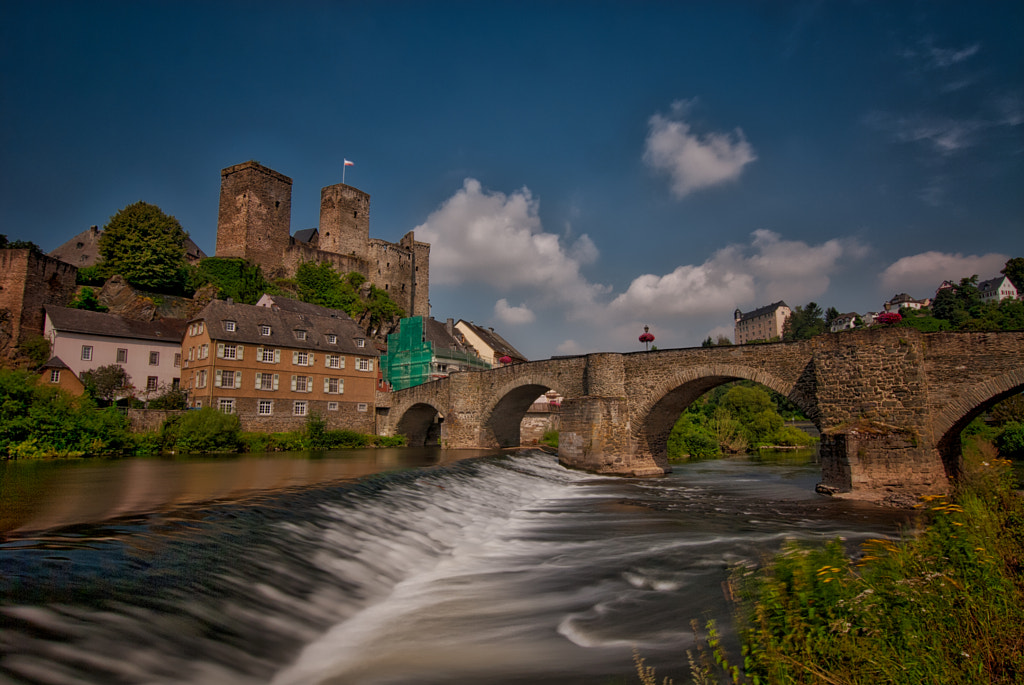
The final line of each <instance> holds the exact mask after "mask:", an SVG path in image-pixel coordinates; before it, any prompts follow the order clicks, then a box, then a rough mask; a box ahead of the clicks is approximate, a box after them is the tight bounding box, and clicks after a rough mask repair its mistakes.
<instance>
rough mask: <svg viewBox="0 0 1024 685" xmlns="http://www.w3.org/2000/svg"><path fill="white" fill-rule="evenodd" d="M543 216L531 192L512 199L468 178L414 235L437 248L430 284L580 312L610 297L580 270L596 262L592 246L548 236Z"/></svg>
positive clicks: (582, 237) (433, 253) (584, 237)
mask: <svg viewBox="0 0 1024 685" xmlns="http://www.w3.org/2000/svg"><path fill="white" fill-rule="evenodd" d="M538 209H539V204H538V201H537V200H536V199H534V197H533V195H532V194H531V193H530V191H529V189H527V188H523V189H522V190H519V191H516V192H514V193H511V194H509V195H506V194H504V193H501V192H492V191H488V190H485V189H484V188H483V187H482V186H481V185H480V182H479V181H477V180H476V179H472V178H467V179H466V180H465V182H464V183H463V186H462V188H460V189H459V190H458V191H457V192H456V193H455V194H454V195H453V196H452V197H450V198H449V199H448V200H446V201H445V202H444V203H443V204H442V205H441V207H439V208H438V209H437V210H436V211H434V212H433V213H431V214H430V216H428V217H427V220H426V222H425V223H423V224H421V225H419V226H417V227H416V228H415V231H416V234H417V237H419V238H421V239H422V240H425V241H427V242H429V243H430V244H431V251H430V260H431V269H430V279H431V281H432V282H433V283H435V284H438V285H471V284H487V285H489V286H492V287H495V288H500V289H509V288H520V289H527V290H533V291H535V292H540V293H543V294H545V296H546V297H550V298H555V299H556V300H558V301H561V302H563V303H569V304H573V305H576V306H584V305H588V304H590V303H592V302H593V301H594V298H595V297H596V296H597V295H599V294H601V293H602V292H606V290H607V289H606V288H604V287H603V286H600V285H595V284H592V283H589V282H588V281H587V280H586V279H585V278H584V277H583V276H582V275H581V274H580V266H581V265H582V264H587V263H591V262H593V261H595V260H596V259H597V256H598V252H597V248H596V247H595V246H594V243H593V241H591V240H590V238H589V237H588V236H587V235H586V234H583V235H580V236H579V238H577V239H576V240H575V241H574V242H572V243H571V244H566V241H564V240H561V239H559V237H558V236H557V235H555V234H553V233H547V232H545V231H544V230H543V227H542V226H541V221H540V217H539V215H538ZM506 304H507V303H506ZM514 309H516V308H510V310H514Z"/></svg>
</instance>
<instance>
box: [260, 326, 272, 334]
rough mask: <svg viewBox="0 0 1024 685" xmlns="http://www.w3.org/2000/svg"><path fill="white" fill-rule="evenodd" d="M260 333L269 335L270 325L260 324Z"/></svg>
mask: <svg viewBox="0 0 1024 685" xmlns="http://www.w3.org/2000/svg"><path fill="white" fill-rule="evenodd" d="M260 335H270V326H268V325H266V324H263V325H262V326H260Z"/></svg>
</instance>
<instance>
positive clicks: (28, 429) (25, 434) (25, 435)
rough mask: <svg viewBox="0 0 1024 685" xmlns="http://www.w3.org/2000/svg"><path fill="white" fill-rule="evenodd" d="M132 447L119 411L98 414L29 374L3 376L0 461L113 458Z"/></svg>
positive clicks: (0, 382) (87, 403) (87, 402)
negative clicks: (85, 456)
mask: <svg viewBox="0 0 1024 685" xmlns="http://www.w3.org/2000/svg"><path fill="white" fill-rule="evenodd" d="M128 444H129V435H128V427H127V423H126V421H125V419H124V417H123V416H122V415H121V414H120V413H119V412H118V411H117V410H116V409H110V410H97V409H96V407H95V406H94V405H93V404H92V402H91V401H90V400H89V399H88V398H75V397H72V396H71V395H69V394H68V393H66V392H64V391H63V390H61V389H60V388H56V387H53V386H49V385H43V384H40V383H39V378H38V376H36V375H34V374H30V373H28V372H26V371H3V370H0V458H4V459H19V458H22V459H24V458H28V459H31V458H39V457H69V456H81V455H85V454H88V455H103V454H115V453H118V452H120V451H121V450H122V449H123V448H124V447H125V446H126V445H128Z"/></svg>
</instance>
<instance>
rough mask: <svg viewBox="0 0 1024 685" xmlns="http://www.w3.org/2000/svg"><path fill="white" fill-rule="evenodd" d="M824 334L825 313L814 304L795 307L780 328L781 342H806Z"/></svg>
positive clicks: (809, 303)
mask: <svg viewBox="0 0 1024 685" xmlns="http://www.w3.org/2000/svg"><path fill="white" fill-rule="evenodd" d="M824 332H825V313H824V312H823V311H822V310H821V307H819V306H818V304H817V303H816V302H808V303H807V306H806V307H801V306H799V305H798V306H797V308H796V309H794V310H793V313H792V314H790V315H789V318H788V319H786V323H785V324H783V326H782V339H783V340H808V339H810V338H813V337H814V336H816V335H820V334H821V333H824Z"/></svg>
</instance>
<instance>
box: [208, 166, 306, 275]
mask: <svg viewBox="0 0 1024 685" xmlns="http://www.w3.org/2000/svg"><path fill="white" fill-rule="evenodd" d="M291 216H292V179H290V178H288V177H287V176H285V175H284V174H280V173H278V172H276V171H274V170H273V169H268V168H267V167H265V166H262V165H261V164H259V163H257V162H251V161H250V162H243V163H241V164H236V165H234V166H229V167H228V168H226V169H223V170H222V171H221V172H220V209H219V213H218V216H217V256H218V257H241V258H242V259H248V260H249V261H250V262H253V263H256V264H259V265H260V266H261V267H262V268H263V271H264V273H265V274H267V275H268V276H271V275H273V274H274V273H275V272H276V271H278V270H279V269H280V268H281V266H282V264H283V256H284V253H285V251H286V250H287V249H288V245H289V243H290V240H291V221H292V219H291Z"/></svg>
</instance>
